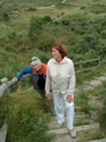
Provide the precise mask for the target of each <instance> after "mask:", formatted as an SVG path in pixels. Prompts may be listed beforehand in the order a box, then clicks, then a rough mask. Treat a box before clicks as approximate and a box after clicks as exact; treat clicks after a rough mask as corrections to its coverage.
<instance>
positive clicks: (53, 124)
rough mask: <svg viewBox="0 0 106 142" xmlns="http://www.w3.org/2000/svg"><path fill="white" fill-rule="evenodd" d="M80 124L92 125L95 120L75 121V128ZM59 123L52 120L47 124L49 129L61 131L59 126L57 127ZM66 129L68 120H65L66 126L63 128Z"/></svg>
mask: <svg viewBox="0 0 106 142" xmlns="http://www.w3.org/2000/svg"><path fill="white" fill-rule="evenodd" d="M78 123H80V125H84V123H86V124H91V123H93V120H91V119H83V120H82V119H80V120H76V119H75V120H74V126H77V125H78ZM57 124H58V121H57V120H56V119H54V120H53V119H52V120H51V121H50V122H49V123H47V126H48V129H49V130H50V129H59V126H58V125H57ZM63 127H64V128H65V127H67V119H65V124H64V126H63Z"/></svg>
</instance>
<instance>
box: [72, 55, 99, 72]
mask: <svg viewBox="0 0 106 142" xmlns="http://www.w3.org/2000/svg"><path fill="white" fill-rule="evenodd" d="M94 61H99V65H98V66H95V67H91V68H86V69H83V67H82V65H83V64H84V63H88V62H94ZM74 65H80V70H78V71H76V72H75V73H76V74H77V73H82V72H83V71H87V70H91V69H93V68H100V57H99V58H97V59H92V60H87V61H82V60H80V61H79V62H76V63H74Z"/></svg>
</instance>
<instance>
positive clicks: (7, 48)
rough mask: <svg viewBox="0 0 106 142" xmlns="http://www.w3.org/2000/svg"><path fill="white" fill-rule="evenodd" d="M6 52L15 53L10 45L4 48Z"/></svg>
mask: <svg viewBox="0 0 106 142" xmlns="http://www.w3.org/2000/svg"><path fill="white" fill-rule="evenodd" d="M4 50H6V51H9V52H12V51H14V50H13V48H12V46H11V45H10V44H6V45H5V47H4Z"/></svg>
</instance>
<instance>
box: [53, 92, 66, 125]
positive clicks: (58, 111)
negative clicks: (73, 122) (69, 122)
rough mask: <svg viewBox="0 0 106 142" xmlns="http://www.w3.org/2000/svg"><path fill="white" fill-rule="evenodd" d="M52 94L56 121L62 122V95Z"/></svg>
mask: <svg viewBox="0 0 106 142" xmlns="http://www.w3.org/2000/svg"><path fill="white" fill-rule="evenodd" d="M53 96H54V104H55V111H56V114H57V117H58V123H59V124H62V123H63V122H64V111H63V105H62V101H63V100H62V95H61V94H59V95H56V94H55V93H53Z"/></svg>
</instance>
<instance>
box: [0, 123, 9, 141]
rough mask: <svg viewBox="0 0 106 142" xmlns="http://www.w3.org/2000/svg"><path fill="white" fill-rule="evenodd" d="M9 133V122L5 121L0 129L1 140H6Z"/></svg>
mask: <svg viewBox="0 0 106 142" xmlns="http://www.w3.org/2000/svg"><path fill="white" fill-rule="evenodd" d="M6 135H7V123H6V122H5V123H4V125H3V126H2V128H1V130H0V142H5V140H6Z"/></svg>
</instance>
